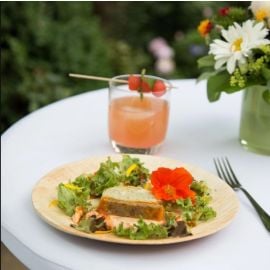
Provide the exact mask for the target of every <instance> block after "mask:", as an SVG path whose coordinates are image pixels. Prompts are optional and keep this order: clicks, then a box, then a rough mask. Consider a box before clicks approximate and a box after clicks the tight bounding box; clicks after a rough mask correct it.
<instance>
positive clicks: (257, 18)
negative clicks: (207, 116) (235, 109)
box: [198, 2, 270, 104]
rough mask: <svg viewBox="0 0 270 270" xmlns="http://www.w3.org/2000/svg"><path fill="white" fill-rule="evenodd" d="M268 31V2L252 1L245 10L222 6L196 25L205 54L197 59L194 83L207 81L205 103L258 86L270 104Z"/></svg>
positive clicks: (269, 35)
mask: <svg viewBox="0 0 270 270" xmlns="http://www.w3.org/2000/svg"><path fill="white" fill-rule="evenodd" d="M269 29H270V2H252V3H251V5H250V7H249V8H248V9H244V8H240V7H224V8H221V9H220V10H219V12H218V14H215V15H214V16H213V17H212V18H209V19H206V20H203V21H202V22H201V23H200V24H199V26H198V31H199V33H200V35H201V36H202V37H203V38H204V39H205V41H206V44H207V45H208V46H209V51H208V55H206V56H204V57H201V58H200V59H199V60H198V66H199V68H200V69H201V70H202V74H201V75H200V77H199V78H198V80H203V79H206V80H207V97H208V100H209V101H211V102H213V101H216V100H218V99H219V97H220V95H221V93H222V92H226V93H234V92H236V91H239V90H242V89H247V88H249V87H253V86H260V87H261V88H263V89H264V91H263V98H264V100H265V101H266V102H268V103H269V104H270V31H269Z"/></svg>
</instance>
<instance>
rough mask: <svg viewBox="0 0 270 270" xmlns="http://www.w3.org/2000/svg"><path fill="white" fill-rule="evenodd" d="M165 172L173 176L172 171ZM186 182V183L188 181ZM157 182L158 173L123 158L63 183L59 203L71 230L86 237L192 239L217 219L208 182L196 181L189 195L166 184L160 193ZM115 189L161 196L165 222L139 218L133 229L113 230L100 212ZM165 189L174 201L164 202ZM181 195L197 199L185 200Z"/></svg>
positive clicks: (191, 186) (121, 224) (125, 157)
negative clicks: (107, 194) (196, 231)
mask: <svg viewBox="0 0 270 270" xmlns="http://www.w3.org/2000/svg"><path fill="white" fill-rule="evenodd" d="M161 169H163V171H164V172H165V171H166V170H167V171H166V172H167V173H169V172H170V171H169V170H170V169H168V168H161ZM165 169H166V170H165ZM171 171H172V175H176V172H177V171H173V170H171ZM160 175H162V174H160ZM178 175H180V174H178ZM180 176H181V175H180ZM180 176H179V177H180ZM183 177H185V176H183ZM183 177H182V178H183ZM169 178H170V179H171V177H169ZM169 178H168V179H169ZM183 179H184V178H183ZM162 181H165V180H164V179H162ZM170 181H171V180H170ZM173 181H174V182H172V183H175V180H173ZM179 181H182V180H181V179H180V180H179ZM183 181H186V178H185V179H184V180H183ZM156 182H157V181H156V180H155V179H154V173H153V172H150V171H149V170H148V169H147V168H146V167H145V166H144V164H143V163H142V162H141V161H140V160H139V159H138V158H134V157H131V156H129V155H123V156H122V160H121V161H119V162H115V161H112V160H111V158H110V157H108V158H107V160H106V161H105V162H102V163H101V164H100V167H99V169H98V170H97V171H96V172H94V173H89V174H83V175H80V176H78V177H76V178H75V179H71V180H70V181H69V182H67V183H60V184H59V185H58V188H57V202H56V203H57V206H58V207H59V208H60V209H61V210H62V211H63V212H64V213H65V214H66V215H68V216H70V217H71V219H72V221H73V222H72V224H71V226H72V227H74V228H75V229H77V230H80V231H84V232H86V233H101V232H103V233H106V232H110V233H113V234H115V235H117V236H119V237H125V238H129V239H136V240H143V239H160V238H166V237H175V236H185V235H190V234H191V228H192V227H194V226H196V225H198V224H199V223H200V222H205V221H208V220H210V219H212V218H214V217H215V216H216V212H215V210H214V209H213V208H212V207H211V206H210V203H211V200H212V198H211V195H210V190H209V187H208V186H207V184H206V182H205V181H203V180H200V181H198V180H195V179H193V178H192V182H191V184H189V185H188V187H187V188H188V189H189V193H187V192H186V191H185V190H182V191H181V190H177V188H178V189H179V188H181V187H180V186H179V184H177V185H176V184H170V185H168V184H166V183H165V184H166V186H163V187H160V186H158V187H159V188H160V190H157V186H155V185H156ZM174 185H175V186H174ZM115 186H135V187H142V188H144V189H146V190H148V191H149V192H152V193H153V194H154V195H155V196H156V194H159V195H158V196H161V197H158V196H157V199H158V200H159V202H160V203H161V204H162V205H163V207H164V211H165V216H164V222H162V223H159V224H157V223H154V222H147V221H146V220H144V219H143V218H139V219H138V220H137V222H136V223H134V224H133V225H131V226H128V227H127V226H125V225H124V223H120V224H118V225H117V226H114V227H112V226H111V225H110V224H108V222H107V217H106V216H105V215H102V214H100V213H98V212H97V211H96V209H97V205H98V201H99V199H100V197H101V196H102V193H103V192H104V191H105V190H106V189H108V188H111V187H115ZM162 188H163V189H162ZM168 188H169V189H168ZM174 188H175V191H174ZM161 189H162V190H163V191H164V192H167V191H168V192H169V191H170V192H172V191H173V192H174V193H173V195H174V197H173V199H171V198H172V197H171V198H170V197H168V196H167V197H166V196H165V197H164V198H163V197H162V193H161V192H160V191H161ZM177 192H178V193H177ZM179 192H180V193H179ZM181 192H182V193H181ZM160 194H161V195H160ZM164 194H165V193H164ZM168 194H169V195H171V194H172V193H168ZM168 194H165V195H168ZM177 194H178V195H177ZM179 194H192V195H193V196H190V197H185V196H183V197H181V196H180V195H179ZM179 196H180V197H179Z"/></svg>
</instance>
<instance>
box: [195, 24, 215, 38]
mask: <svg viewBox="0 0 270 270" xmlns="http://www.w3.org/2000/svg"><path fill="white" fill-rule="evenodd" d="M212 28H213V24H212V23H211V22H210V21H209V20H203V21H201V22H200V24H199V26H198V32H199V33H200V35H201V36H202V37H205V36H206V35H207V34H208V33H209V32H210V31H211V29H212Z"/></svg>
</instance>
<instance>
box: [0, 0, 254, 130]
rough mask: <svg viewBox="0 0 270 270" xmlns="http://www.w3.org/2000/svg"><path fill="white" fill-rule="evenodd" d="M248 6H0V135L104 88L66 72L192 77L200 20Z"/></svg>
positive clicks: (201, 49) (200, 48) (201, 48)
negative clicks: (52, 106) (43, 110)
mask: <svg viewBox="0 0 270 270" xmlns="http://www.w3.org/2000/svg"><path fill="white" fill-rule="evenodd" d="M230 4H233V5H234V6H244V7H247V6H248V5H249V4H250V2H233V3H232V2H221V1H220V2H169V1H168V2H1V133H2V132H3V131H5V130H6V129H7V128H8V127H9V126H10V125H11V124H12V123H14V122H15V121H17V120H18V119H20V118H21V117H23V116H24V115H26V114H28V113H29V112H32V111H34V110H36V109H38V108H40V107H42V106H45V105H46V104H49V103H51V102H54V101H57V100H59V99H62V98H65V97H68V96H72V95H75V94H78V93H82V92H85V91H90V90H94V89H98V88H104V87H106V86H107V84H106V83H104V82H97V81H88V80H78V79H71V78H69V77H68V76H67V74H68V73H82V74H89V75H97V76H108V77H112V76H115V75H119V74H126V73H140V71H141V69H142V68H146V70H147V73H148V74H153V75H159V76H162V77H165V78H169V79H180V78H196V77H197V76H198V75H199V70H198V69H197V63H196V60H197V59H198V58H199V57H201V56H202V55H204V54H205V53H206V51H207V49H206V46H205V43H204V39H203V38H201V37H200V35H199V34H198V32H197V26H198V24H199V22H200V21H201V20H203V19H205V18H208V17H210V16H212V14H213V13H216V12H217V10H219V9H220V8H221V7H225V6H230Z"/></svg>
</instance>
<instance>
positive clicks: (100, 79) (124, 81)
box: [68, 73, 177, 88]
mask: <svg viewBox="0 0 270 270" xmlns="http://www.w3.org/2000/svg"><path fill="white" fill-rule="evenodd" d="M68 76H69V77H73V78H78V79H86V80H97V81H106V82H109V81H111V80H113V81H114V82H118V83H127V84H128V81H126V80H120V79H112V78H107V77H100V76H92V75H84V74H76V73H69V74H68ZM167 87H169V88H177V87H176V86H170V85H167Z"/></svg>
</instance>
